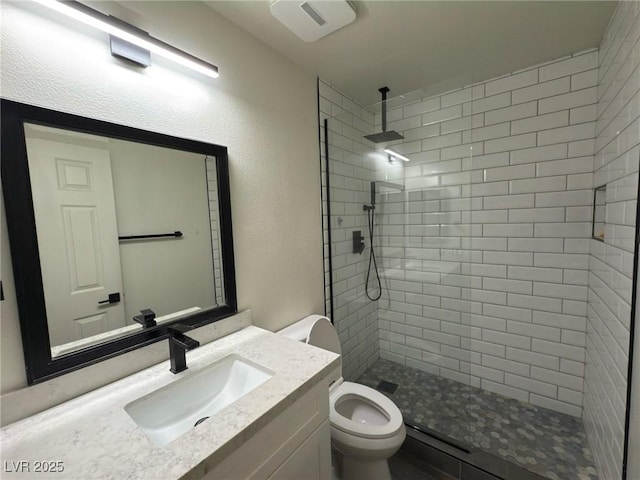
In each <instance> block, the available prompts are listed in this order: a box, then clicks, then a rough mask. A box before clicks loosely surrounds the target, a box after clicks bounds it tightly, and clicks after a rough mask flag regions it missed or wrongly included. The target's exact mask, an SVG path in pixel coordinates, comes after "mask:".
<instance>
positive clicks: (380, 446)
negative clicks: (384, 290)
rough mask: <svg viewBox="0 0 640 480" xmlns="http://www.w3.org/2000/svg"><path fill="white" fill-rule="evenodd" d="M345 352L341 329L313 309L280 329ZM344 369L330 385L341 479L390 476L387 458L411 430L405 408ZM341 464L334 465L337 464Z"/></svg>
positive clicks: (383, 479) (333, 441)
mask: <svg viewBox="0 0 640 480" xmlns="http://www.w3.org/2000/svg"><path fill="white" fill-rule="evenodd" d="M278 334H279V335H284V336H286V337H289V338H293V339H295V340H298V341H302V342H306V343H308V344H309V345H313V346H315V347H319V348H322V349H324V350H329V351H331V352H334V353H337V354H341V353H342V351H341V348H340V340H339V339H338V333H337V332H336V330H335V328H334V327H333V325H332V324H331V322H330V321H329V319H328V318H327V317H323V316H322V315H310V316H308V317H306V318H303V319H302V320H300V321H298V322H296V323H294V324H293V325H290V326H289V327H286V328H284V329H283V330H280V331H279V332H278ZM341 375H342V372H341V371H340V373H339V376H338V378H335V379H330V380H332V381H333V383H332V384H331V386H330V387H329V423H330V425H331V446H332V449H333V453H334V455H332V457H334V458H335V457H337V463H338V465H339V468H338V470H339V475H340V478H341V479H342V480H362V479H380V480H391V474H390V472H389V465H388V462H387V459H388V458H389V457H391V456H392V455H393V454H394V453H396V452H397V451H398V449H399V448H400V446H401V445H402V442H403V441H404V438H405V436H406V430H405V426H404V422H403V420H402V413H400V410H399V409H398V407H397V406H396V405H395V404H394V403H393V402H392V401H391V400H389V399H388V398H387V397H385V396H384V395H383V394H382V393H380V392H378V391H377V390H374V389H373V388H370V387H367V386H366V385H360V384H358V383H353V382H345V381H344V380H343V378H342V376H341ZM335 467H336V465H334V468H335Z"/></svg>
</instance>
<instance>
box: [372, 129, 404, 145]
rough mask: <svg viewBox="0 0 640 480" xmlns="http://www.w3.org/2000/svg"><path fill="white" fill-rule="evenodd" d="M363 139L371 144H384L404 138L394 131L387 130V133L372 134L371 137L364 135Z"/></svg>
mask: <svg viewBox="0 0 640 480" xmlns="http://www.w3.org/2000/svg"><path fill="white" fill-rule="evenodd" d="M364 138H366V139H367V140H369V141H371V142H373V143H385V142H392V141H393V140H402V139H403V138H404V137H403V136H402V135H400V134H399V133H398V132H396V131H395V130H389V131H387V132H380V133H374V134H372V135H365V136H364Z"/></svg>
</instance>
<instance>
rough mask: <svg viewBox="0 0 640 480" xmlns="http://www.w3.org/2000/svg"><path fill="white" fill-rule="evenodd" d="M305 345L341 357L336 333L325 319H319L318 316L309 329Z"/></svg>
mask: <svg viewBox="0 0 640 480" xmlns="http://www.w3.org/2000/svg"><path fill="white" fill-rule="evenodd" d="M307 343H308V344H309V345H313V346H314V347H318V348H322V349H323V350H328V351H330V352H333V353H337V354H338V355H342V349H341V348H340V339H339V338H338V332H336V329H335V328H334V327H333V325H331V322H330V321H329V319H328V318H327V317H321V316H319V315H318V319H317V320H316V321H315V322H314V324H313V326H312V327H311V328H310V329H309V334H308V335H307Z"/></svg>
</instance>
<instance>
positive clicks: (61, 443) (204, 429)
mask: <svg viewBox="0 0 640 480" xmlns="http://www.w3.org/2000/svg"><path fill="white" fill-rule="evenodd" d="M167 348H168V347H167ZM231 353H236V354H238V355H241V356H243V357H245V358H247V359H249V360H252V361H253V362H255V363H257V364H259V365H262V366H264V367H266V368H268V369H270V370H272V371H274V372H275V375H274V376H273V377H272V378H271V379H269V380H268V381H267V382H265V383H264V384H262V385H260V386H259V387H257V388H256V389H255V390H253V391H251V392H249V393H248V394H247V395H245V396H244V397H242V398H241V399H239V400H238V401H236V402H235V403H233V404H232V405H230V406H228V407H226V408H224V409H223V410H221V411H220V412H218V413H217V414H215V415H212V416H211V418H210V419H209V420H207V421H206V422H203V423H202V424H201V425H198V428H193V429H191V430H190V431H189V432H187V433H185V434H184V435H182V436H181V437H179V438H178V439H176V440H175V441H173V442H172V443H170V444H169V445H167V446H165V447H155V446H154V445H153V444H152V443H151V442H150V440H149V439H148V438H147V437H146V436H145V434H144V433H143V432H142V430H141V429H140V428H139V427H138V426H137V425H136V424H135V423H134V421H133V420H132V419H131V418H130V417H129V415H128V414H127V413H126V412H125V410H124V406H125V405H127V404H128V403H129V402H131V401H132V400H135V399H137V398H139V397H141V396H143V395H146V394H147V393H150V392H152V391H154V390H156V389H158V388H160V387H162V386H164V385H167V384H169V383H171V382H172V381H175V380H178V379H180V378H183V377H184V376H186V375H189V374H190V373H192V372H195V371H197V370H199V369H201V368H203V367H206V366H207V365H209V364H211V363H213V362H215V361H217V360H219V359H221V358H223V357H225V356H227V355H229V354H231ZM338 358H339V357H338V356H337V355H336V354H334V353H331V352H328V351H324V350H320V349H317V348H315V347H311V346H308V345H305V344H303V343H299V342H296V341H294V340H291V339H289V338H286V337H281V336H278V335H276V334H273V333H271V332H268V331H266V330H262V329H260V328H257V327H247V328H244V329H243V330H240V331H238V332H236V333H233V334H231V335H228V336H226V337H223V338H221V339H219V340H216V341H214V342H211V343H209V344H207V345H203V346H201V347H199V348H197V349H195V350H192V351H190V352H187V365H188V367H189V368H188V369H187V370H186V371H184V372H181V373H179V374H177V375H174V374H173V373H171V372H170V371H169V362H168V361H166V362H162V363H160V364H158V365H155V366H153V367H151V368H148V369H146V370H143V371H141V372H139V373H136V374H133V375H131V376H129V377H126V378H124V379H122V380H119V381H117V382H114V383H112V384H110V385H107V386H105V387H102V388H100V389H98V390H94V391H93V392H90V393H87V394H85V395H82V396H80V397H78V398H75V399H73V400H70V401H68V402H65V403H63V404H61V405H58V406H57V407H54V408H51V409H49V410H46V411H44V412H42V413H39V414H37V415H34V416H32V417H28V418H26V419H24V420H21V421H19V422H16V423H13V424H11V425H8V426H6V427H5V428H3V429H2V430H0V460H1V462H2V464H1V465H0V468H1V470H0V477H2V478H3V479H9V478H19V479H27V478H39V479H60V480H62V479H74V480H85V479H92V478H111V479H118V480H119V479H125V478H130V479H145V480H146V479H153V480H161V479H171V480H175V479H187V478H188V479H192V478H193V479H196V478H200V477H201V476H202V475H204V473H205V472H207V471H208V470H210V469H211V468H212V467H213V466H215V465H216V464H218V463H219V462H220V461H221V460H223V459H224V458H226V457H227V456H228V455H229V454H230V453H231V452H233V451H234V450H235V449H236V448H238V447H239V446H240V445H242V444H243V443H244V442H245V441H246V439H248V438H249V437H251V436H252V435H253V434H255V433H256V432H257V431H258V430H260V429H261V428H262V427H264V426H265V425H266V424H267V423H268V422H269V421H270V420H272V419H273V418H275V417H276V416H277V415H278V414H280V413H282V412H283V411H285V410H286V408H287V407H288V406H289V405H291V404H293V403H294V402H295V401H296V400H297V399H298V398H300V397H301V396H302V394H304V393H305V392H307V391H308V390H309V389H310V388H311V387H313V386H314V385H315V384H317V383H318V382H319V381H320V380H321V379H322V378H323V377H325V376H326V375H327V374H328V373H329V372H331V371H332V370H334V369H335V368H337V367H338V365H339V363H338ZM20 462H23V463H20ZM37 462H60V463H61V465H62V466H63V467H64V470H63V471H62V472H60V473H53V472H48V473H41V472H35V471H34V470H35V467H36V463H37ZM21 466H22V468H23V470H26V469H28V470H29V471H23V472H22V473H17V472H16V470H20V468H21Z"/></svg>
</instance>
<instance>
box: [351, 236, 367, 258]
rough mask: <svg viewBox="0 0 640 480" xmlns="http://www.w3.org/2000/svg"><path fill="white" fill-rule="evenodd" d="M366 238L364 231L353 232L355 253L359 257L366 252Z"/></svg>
mask: <svg viewBox="0 0 640 480" xmlns="http://www.w3.org/2000/svg"><path fill="white" fill-rule="evenodd" d="M364 247H365V245H364V237H363V236H362V230H354V232H353V253H357V254H358V255H361V254H362V251H363V250H364Z"/></svg>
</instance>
